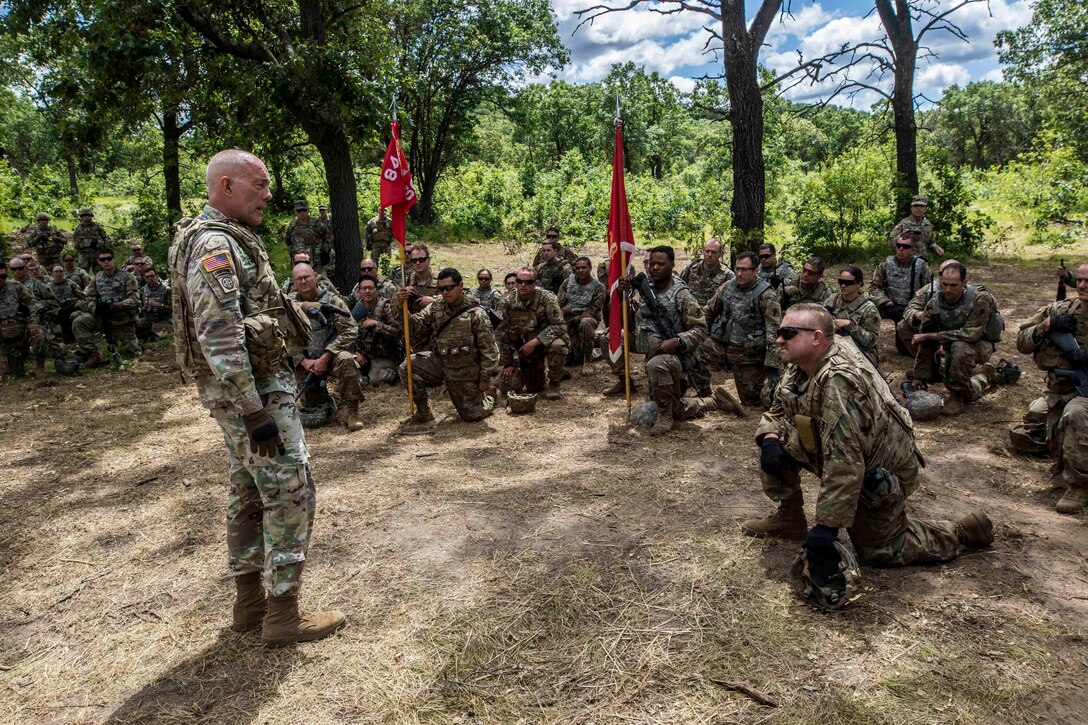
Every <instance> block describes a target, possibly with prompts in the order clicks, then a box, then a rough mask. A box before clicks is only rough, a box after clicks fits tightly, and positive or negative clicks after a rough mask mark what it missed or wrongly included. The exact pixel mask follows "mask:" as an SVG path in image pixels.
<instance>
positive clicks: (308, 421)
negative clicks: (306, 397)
mask: <svg viewBox="0 0 1088 725" xmlns="http://www.w3.org/2000/svg"><path fill="white" fill-rule="evenodd" d="M331 414H332V406H330V405H329V404H328V403H318V404H317V405H312V406H310V407H308V408H299V409H298V417H299V418H300V419H301V420H302V427H303V428H320V427H321V426H323V425H325V424H326V423H328V422H329V417H330V416H331Z"/></svg>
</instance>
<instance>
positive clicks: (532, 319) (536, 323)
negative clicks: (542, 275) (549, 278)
mask: <svg viewBox="0 0 1088 725" xmlns="http://www.w3.org/2000/svg"><path fill="white" fill-rule="evenodd" d="M495 309H496V312H498V314H499V317H501V318H502V324H500V325H499V328H498V329H497V330H495V337H496V339H497V340H498V343H499V364H500V365H501V366H502V367H510V366H512V365H513V364H514V352H515V351H516V350H517V349H518V347H520V346H521V345H523V344H525V343H526V342H528V341H529V340H532V339H533V338H537V339H539V340H540V341H541V342H542V343H544V344H545V345H550V344H551V343H552V342H554V341H555V340H563V341H564V342H566V343H567V344H570V337H569V336H568V335H567V325H566V323H565V322H564V321H563V312H562V311H561V310H560V309H559V300H558V299H557V298H556V296H555V295H554V294H552V293H551V292H549V291H548V290H545V289H540V288H539V287H537V288H535V289H534V290H533V294H532V295H530V296H529V299H527V300H523V299H522V298H521V296H520V295H518V293H517V291H514V292H511V293H509V294H505V295H503V297H502V299H500V300H499V304H498V305H497V306H496V308H495Z"/></svg>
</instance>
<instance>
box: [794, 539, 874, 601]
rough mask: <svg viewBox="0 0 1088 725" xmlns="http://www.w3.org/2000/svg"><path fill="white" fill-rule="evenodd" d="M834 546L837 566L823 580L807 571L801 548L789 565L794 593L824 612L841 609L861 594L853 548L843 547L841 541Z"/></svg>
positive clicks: (861, 587)
mask: <svg viewBox="0 0 1088 725" xmlns="http://www.w3.org/2000/svg"><path fill="white" fill-rule="evenodd" d="M834 546H835V551H836V552H837V553H838V555H839V570H838V573H837V574H835V575H834V576H832V577H830V578H829V579H828V580H827V581H822V580H821V581H818V579H822V577H816V576H814V575H813V574H812V573H811V572H810V571H809V565H808V559H807V558H805V551H804V550H803V549H802V550H801V553H800V554H798V555H797V558H796V559H794V560H793V565H792V566H791V567H790V586H792V587H793V591H794V593H795V594H796V595H797V596H799V597H800V598H801V599H803V600H805V601H806V602H807V603H808V604H809V605H811V606H813V607H816V608H817V609H819V610H821V611H824V612H830V611H833V610H835V609H842V608H843V607H845V606H846V605H848V604H851V603H853V602H856V601H858V600H859V599H861V598H862V597H863V596H864V595H865V589H864V587H863V586H862V582H861V568H860V567H859V566H858V560H857V559H856V558H855V557H854V552H852V551H850V550H849V549H847V548H846V546H844V545H843V543H842V542H841V541H836V542H835V544H834Z"/></svg>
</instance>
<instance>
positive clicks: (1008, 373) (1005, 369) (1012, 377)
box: [994, 358, 1022, 385]
mask: <svg viewBox="0 0 1088 725" xmlns="http://www.w3.org/2000/svg"><path fill="white" fill-rule="evenodd" d="M994 369H995V370H997V374H998V375H1000V376H1001V379H1002V380H1004V381H1005V385H1012V384H1013V383H1015V382H1016V381H1017V380H1019V379H1020V375H1021V373H1022V371H1021V370H1020V366H1019V365H1017V364H1016V363H1014V362H1009V361H1008V360H1006V359H1005V358H1001V361H1000V362H998V363H997V365H995V366H994Z"/></svg>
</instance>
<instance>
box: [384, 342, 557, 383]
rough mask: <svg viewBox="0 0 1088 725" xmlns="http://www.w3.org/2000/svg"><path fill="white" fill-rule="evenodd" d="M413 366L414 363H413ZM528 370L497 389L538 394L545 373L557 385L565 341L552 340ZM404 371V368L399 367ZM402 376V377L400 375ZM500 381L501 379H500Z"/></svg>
mask: <svg viewBox="0 0 1088 725" xmlns="http://www.w3.org/2000/svg"><path fill="white" fill-rule="evenodd" d="M413 364H414V363H413ZM528 364H529V366H530V367H531V368H532V369H530V370H525V371H522V370H517V371H515V372H514V379H513V380H511V381H510V382H509V383H502V382H500V384H499V388H500V389H501V390H502V391H503V392H504V393H506V392H509V391H511V390H513V391H514V392H524V393H539V392H541V391H542V390H543V389H544V386H543V380H544V374H543V373H544V372H545V370H546V371H547V374H548V375H547V378H548V382H550V383H553V384H558V383H559V381H560V380H562V379H563V366H564V365H566V364H567V341H566V340H562V339H557V340H552V341H551V342H550V343H548V345H547V346H546V347H545V348H544V354H543V355H540V354H539V353H538V354H536V355H534V356H533V358H532V360H531V361H530V362H529V363H528ZM401 370H402V371H403V370H404V366H403V365H402V366H401ZM402 376H403V375H402ZM530 380H535V381H540V382H539V384H530V383H529V382H528V381H530ZM500 381H501V378H500Z"/></svg>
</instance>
